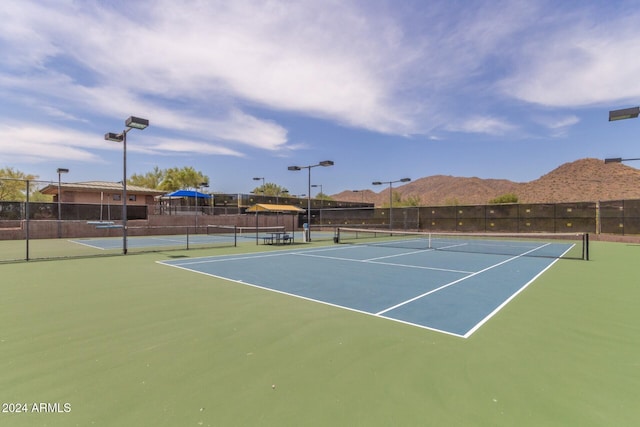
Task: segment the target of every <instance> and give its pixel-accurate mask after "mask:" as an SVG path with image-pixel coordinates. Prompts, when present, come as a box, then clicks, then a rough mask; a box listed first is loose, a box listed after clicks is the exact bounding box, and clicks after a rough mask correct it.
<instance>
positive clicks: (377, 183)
mask: <svg viewBox="0 0 640 427" xmlns="http://www.w3.org/2000/svg"><path fill="white" fill-rule="evenodd" d="M409 181H411V178H400V179H397V180H395V181H373V182H372V183H371V185H382V184H389V229H393V184H395V183H396V182H409Z"/></svg>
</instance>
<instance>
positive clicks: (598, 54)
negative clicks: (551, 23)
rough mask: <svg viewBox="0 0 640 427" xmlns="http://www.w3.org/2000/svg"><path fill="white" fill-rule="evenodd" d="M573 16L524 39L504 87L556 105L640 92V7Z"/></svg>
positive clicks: (523, 96) (628, 96) (598, 101)
mask: <svg viewBox="0 0 640 427" xmlns="http://www.w3.org/2000/svg"><path fill="white" fill-rule="evenodd" d="M587 13H589V9H588V8H587V10H586V12H585V14H587ZM573 18H574V19H573V20H572V21H569V22H567V20H566V19H565V20H563V21H562V22H558V23H557V24H556V25H557V27H556V28H553V31H548V32H546V33H543V32H540V33H539V34H537V36H536V37H531V38H529V39H527V40H526V41H525V43H523V45H522V47H521V49H520V51H519V52H518V54H519V55H518V57H517V58H516V59H517V61H518V66H517V69H516V70H515V72H514V74H513V75H511V76H509V77H508V78H506V79H504V81H503V82H502V83H501V88H502V90H503V91H504V92H505V93H507V94H509V95H510V96H513V97H515V98H517V99H521V100H524V101H527V102H531V103H536V104H541V105H545V106H553V107H569V106H586V105H594V104H602V103H610V104H611V103H617V102H619V103H624V102H625V100H626V101H628V100H631V99H634V98H635V99H636V100H637V99H638V98H640V79H638V76H639V75H640V56H638V55H637V54H636V53H637V52H638V51H639V50H640V33H639V32H638V25H637V24H638V22H640V10H637V8H636V10H632V11H629V14H626V15H624V16H619V17H616V18H609V19H607V18H606V17H603V18H602V19H598V17H597V16H591V15H588V16H577V15H574V16H573ZM596 22H597V23H596ZM636 102H637V101H636Z"/></svg>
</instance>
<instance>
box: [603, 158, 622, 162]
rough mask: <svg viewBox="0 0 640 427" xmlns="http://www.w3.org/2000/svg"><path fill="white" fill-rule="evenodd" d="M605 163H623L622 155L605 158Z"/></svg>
mask: <svg viewBox="0 0 640 427" xmlns="http://www.w3.org/2000/svg"><path fill="white" fill-rule="evenodd" d="M604 162H605V163H622V157H613V158H609V159H604Z"/></svg>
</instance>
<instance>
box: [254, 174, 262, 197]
mask: <svg viewBox="0 0 640 427" xmlns="http://www.w3.org/2000/svg"><path fill="white" fill-rule="evenodd" d="M253 180H254V181H260V180H262V195H263V196H264V176H262V177H259V176H256V177H254V178H253Z"/></svg>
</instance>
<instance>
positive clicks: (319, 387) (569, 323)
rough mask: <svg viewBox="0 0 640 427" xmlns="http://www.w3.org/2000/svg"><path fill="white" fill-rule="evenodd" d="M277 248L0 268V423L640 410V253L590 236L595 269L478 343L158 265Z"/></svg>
mask: <svg viewBox="0 0 640 427" xmlns="http://www.w3.org/2000/svg"><path fill="white" fill-rule="evenodd" d="M318 245H320V243H316V242H314V243H311V244H307V246H318ZM280 249H282V248H278V247H270V246H263V245H260V246H255V245H252V246H246V247H237V248H233V247H230V248H214V249H207V250H190V251H167V252H153V253H142V254H131V255H127V256H110V257H89V258H78V259H67V260H56V261H32V262H18V263H5V264H0V403H1V404H2V407H1V408H0V425H1V426H5V425H6V426H75V425H78V426H92V425H95V426H300V425H305V426H327V425H336V426H389V425H397V426H631V425H636V423H637V420H638V419H639V418H640V409H638V408H639V405H638V397H637V396H638V390H639V389H640V376H639V375H637V371H638V367H639V364H640V356H639V354H638V350H640V310H638V307H637V305H638V301H640V286H638V284H639V283H640V269H638V268H637V262H638V260H640V245H633V244H627V243H604V242H592V247H591V259H592V260H591V261H578V260H560V261H558V262H557V263H555V264H554V265H553V267H552V268H550V269H549V270H547V271H546V272H544V274H542V275H541V276H540V277H539V278H538V279H537V280H535V282H533V283H532V284H531V285H530V286H528V287H527V288H526V289H525V290H524V291H523V292H521V293H520V294H518V295H517V297H516V298H514V299H513V300H512V301H511V302H510V303H509V304H508V305H507V306H505V307H504V308H503V309H502V310H501V311H500V312H499V313H498V314H497V315H496V316H494V317H493V318H491V320H490V321H489V322H487V323H486V324H485V325H484V326H483V327H482V328H480V329H479V330H478V331H477V332H476V333H474V334H473V335H472V336H471V337H469V338H468V339H463V338H460V337H455V336H450V335H447V334H442V333H438V332H434V331H430V330H425V329H422V328H417V327H413V326H411V325H406V324H402V323H397V322H390V321H387V320H385V319H381V318H375V317H372V316H368V315H365V314H362V313H358V312H354V311H347V310H342V309H339V308H337V307H332V306H329V305H324V304H318V303H315V302H313V301H306V300H302V299H299V298H294V297H291V296H288V295H283V294H278V293H273V292H269V291H266V290H262V289H258V288H253V287H249V286H242V285H240V284H238V283H234V282H229V281H225V280H222V279H218V278H214V277H211V276H207V275H203V274H197V273H193V272H189V271H185V270H180V269H173V268H167V267H166V266H163V265H160V264H158V263H157V262H156V261H160V260H168V259H177V258H179V257H197V256H209V255H216V254H220V255H222V254H225V255H227V254H231V253H246V252H247V251H266V250H280ZM327 273H328V274H327V275H328V279H327V280H335V281H339V280H340V278H339V277H332V276H331V274H330V273H331V272H327ZM282 274H283V275H286V272H283V273H282ZM398 286H401V281H398ZM42 404H44V406H43V405H42ZM18 408H19V409H18ZM36 409H37V410H36Z"/></svg>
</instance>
